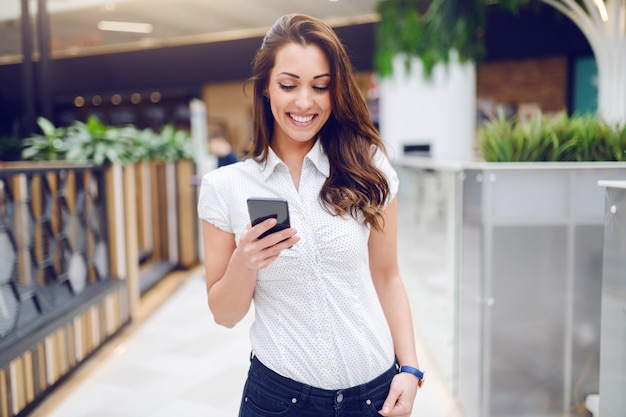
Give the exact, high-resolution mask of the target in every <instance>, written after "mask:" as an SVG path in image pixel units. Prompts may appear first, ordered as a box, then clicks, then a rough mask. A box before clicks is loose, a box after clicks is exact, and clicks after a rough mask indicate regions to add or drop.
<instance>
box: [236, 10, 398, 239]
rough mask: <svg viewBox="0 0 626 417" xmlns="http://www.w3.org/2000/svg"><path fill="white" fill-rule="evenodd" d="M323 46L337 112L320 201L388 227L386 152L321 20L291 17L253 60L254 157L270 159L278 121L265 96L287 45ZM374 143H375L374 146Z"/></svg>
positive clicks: (324, 137)
mask: <svg viewBox="0 0 626 417" xmlns="http://www.w3.org/2000/svg"><path fill="white" fill-rule="evenodd" d="M289 43H297V44H300V45H303V46H306V45H317V46H319V47H320V48H321V49H322V51H324V54H325V55H326V58H327V59H328V63H329V65H330V71H331V77H330V85H329V87H330V88H329V91H330V96H331V103H332V114H331V115H330V117H329V119H328V121H327V122H326V123H325V124H324V126H323V127H322V129H321V130H320V132H319V135H318V140H321V144H322V147H323V148H324V151H325V152H326V154H327V155H328V159H329V162H330V176H329V178H328V179H327V180H326V182H325V183H324V185H323V186H322V189H321V191H320V198H321V199H322V202H323V204H324V205H325V206H326V208H327V209H329V211H330V212H331V213H335V214H337V215H340V216H343V215H346V214H348V213H349V214H350V215H351V216H353V217H354V218H358V217H357V216H358V215H359V213H361V214H362V215H363V217H364V221H365V223H366V224H369V225H371V226H372V227H374V228H375V229H377V230H381V229H382V226H383V225H382V207H383V205H384V203H385V202H386V201H387V199H388V197H389V195H390V189H389V184H388V183H387V179H386V177H385V175H384V174H383V173H382V171H381V170H380V169H378V168H377V167H376V165H375V163H374V161H373V153H374V151H373V149H374V150H375V149H376V148H379V149H380V150H381V151H382V152H385V147H384V143H383V141H382V140H381V139H380V137H379V136H378V132H377V130H376V128H375V127H374V124H373V123H372V121H371V119H370V116H369V112H368V109H367V104H366V102H365V99H364V97H363V95H362V94H361V91H360V90H359V88H358V85H357V82H356V78H355V77H354V73H353V69H352V64H351V63H350V59H349V57H348V53H347V52H346V49H345V47H344V46H343V44H342V43H341V41H340V40H339V38H338V37H337V34H336V33H335V31H334V30H333V29H332V28H331V27H329V26H328V25H326V24H325V23H324V22H322V21H321V20H318V19H316V18H313V17H310V16H306V15H301V14H290V15H285V16H283V17H281V18H280V19H278V20H277V21H276V23H274V25H273V26H272V28H271V29H270V30H269V31H268V32H267V34H266V35H265V38H264V39H263V44H262V45H261V48H260V49H259V50H258V51H257V53H256V56H255V58H254V61H253V75H252V77H251V78H250V80H249V81H250V82H252V83H253V84H254V96H253V109H252V112H253V123H254V124H253V143H252V148H251V149H250V153H249V154H248V156H249V157H253V158H254V159H256V160H257V161H261V162H265V161H266V160H267V154H268V149H269V146H270V144H271V139H272V134H273V133H274V117H273V115H272V111H271V108H270V104H269V101H268V99H267V98H266V97H265V96H264V94H263V93H264V91H265V88H266V87H267V85H268V83H269V75H270V72H271V70H272V68H273V67H274V62H275V57H276V53H277V52H278V50H279V49H280V48H281V47H283V46H284V45H286V44H289ZM372 145H375V146H374V147H372Z"/></svg>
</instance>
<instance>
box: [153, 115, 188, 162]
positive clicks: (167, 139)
mask: <svg viewBox="0 0 626 417" xmlns="http://www.w3.org/2000/svg"><path fill="white" fill-rule="evenodd" d="M155 139H156V141H155V143H154V146H153V151H152V159H163V160H165V161H176V160H178V159H192V158H193V149H192V143H191V136H190V135H189V133H188V132H187V131H185V130H178V129H176V128H175V127H174V125H171V124H167V125H165V126H164V127H163V129H161V132H160V134H158V135H157V136H156V138H155Z"/></svg>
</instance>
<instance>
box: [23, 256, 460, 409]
mask: <svg viewBox="0 0 626 417" xmlns="http://www.w3.org/2000/svg"><path fill="white" fill-rule="evenodd" d="M174 279H177V280H184V282H182V284H181V285H180V286H178V288H176V289H175V290H174V291H171V290H168V288H170V289H171V288H172V284H171V282H170V285H169V286H168V285H167V283H165V284H164V288H165V289H159V288H158V287H157V288H156V289H154V290H152V291H151V292H153V291H154V294H150V293H149V294H148V295H149V296H154V295H155V294H156V295H157V297H158V294H159V292H160V293H163V292H166V293H167V294H166V295H167V297H165V298H164V302H163V303H162V304H160V305H159V306H157V307H155V308H154V309H151V308H150V307H149V306H148V307H146V303H150V298H149V297H145V298H146V299H145V300H142V309H143V311H144V314H145V316H146V317H145V319H142V320H139V323H135V324H132V325H131V326H129V327H128V328H127V329H126V330H125V331H124V332H122V334H121V335H120V336H119V337H117V338H116V339H114V340H113V341H111V342H110V343H108V344H107V346H105V348H104V349H102V350H101V351H100V352H99V353H98V354H97V355H96V356H94V357H93V358H92V359H90V360H89V362H88V363H86V364H85V365H84V366H82V367H81V369H80V370H79V371H78V372H76V373H75V374H74V375H73V376H72V377H71V378H70V379H69V380H68V381H67V382H66V383H65V384H64V385H63V386H62V387H61V388H60V389H58V390H57V391H56V392H55V393H54V394H53V395H51V396H50V397H49V398H48V399H46V401H44V402H43V403H42V404H41V405H40V406H39V407H38V408H37V409H35V410H34V411H33V413H31V416H32V417H166V416H167V417H170V416H185V417H235V416H236V415H237V410H238V405H239V399H240V393H241V390H242V387H243V383H244V380H245V376H246V371H247V367H248V357H249V352H250V345H249V342H248V327H249V325H250V322H251V315H248V316H247V317H246V319H245V320H244V321H243V322H241V323H239V324H238V325H237V326H236V327H235V328H233V329H226V328H222V327H219V326H217V325H216V324H214V323H213V321H212V318H211V316H210V313H209V310H208V307H207V306H206V295H205V288H204V281H203V273H202V270H201V269H200V268H198V269H195V270H193V271H192V272H191V273H190V274H187V276H184V277H180V276H178V277H175V278H174ZM174 286H176V285H174ZM168 291H169V292H168ZM152 303H153V304H154V303H155V302H154V301H152ZM146 311H148V313H145V312H146ZM416 342H417V344H418V348H419V350H420V352H419V353H420V362H421V364H420V365H421V367H422V368H424V369H425V370H427V383H426V384H425V386H424V388H423V389H422V390H421V391H420V392H419V393H418V398H417V400H416V402H415V407H414V413H413V416H415V417H417V416H429V417H459V416H460V413H459V412H458V410H457V408H456V406H455V404H454V402H453V400H452V399H451V396H450V394H449V392H447V390H446V389H445V387H444V384H443V380H442V378H441V377H440V375H438V374H437V373H436V371H434V369H433V367H432V366H431V365H430V364H431V363H432V361H431V360H430V358H429V355H428V352H426V350H425V349H424V348H423V347H422V344H421V340H420V338H419V335H417V340H416Z"/></svg>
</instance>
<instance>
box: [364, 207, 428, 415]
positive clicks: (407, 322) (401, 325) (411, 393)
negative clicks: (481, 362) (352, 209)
mask: <svg viewBox="0 0 626 417" xmlns="http://www.w3.org/2000/svg"><path fill="white" fill-rule="evenodd" d="M397 225H398V204H397V199H396V198H394V199H393V200H392V201H391V202H390V203H389V205H388V206H387V208H386V209H385V212H384V227H383V230H382V231H378V230H375V229H374V228H372V231H371V233H370V238H369V242H368V245H369V257H370V270H371V272H372V279H373V281H374V286H375V287H376V292H377V294H378V298H379V300H380V303H381V305H382V308H383V311H384V312H385V317H386V318H387V322H388V323H389V327H390V329H391V336H392V338H393V344H394V349H395V354H396V358H397V359H398V362H399V364H400V365H409V366H412V367H414V368H419V363H418V361H417V354H416V352H415V336H414V333H413V321H412V319H411V309H410V306H409V301H408V298H407V294H406V290H405V288H404V284H403V283H402V279H401V277H400V271H399V267H398V260H397V259H398V250H397V247H398V244H397V238H398V232H397ZM417 383H418V379H417V378H416V377H415V376H413V375H410V374H398V375H396V377H395V378H394V381H393V383H392V385H391V390H390V392H389V396H388V397H387V400H386V401H385V404H384V406H383V410H382V411H381V412H380V413H381V414H382V415H384V416H409V415H410V414H411V409H412V407H413V401H414V399H415V394H416V392H417Z"/></svg>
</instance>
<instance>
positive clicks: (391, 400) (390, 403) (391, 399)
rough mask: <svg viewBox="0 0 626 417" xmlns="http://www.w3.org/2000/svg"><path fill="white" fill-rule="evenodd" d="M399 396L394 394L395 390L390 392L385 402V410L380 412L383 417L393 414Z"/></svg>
mask: <svg viewBox="0 0 626 417" xmlns="http://www.w3.org/2000/svg"><path fill="white" fill-rule="evenodd" d="M399 396H400V395H399V393H397V392H394V391H393V389H392V390H389V394H388V395H387V398H386V399H385V402H384V403H383V408H382V410H380V411H379V413H380V414H382V415H383V416H386V415H389V413H391V411H392V410H393V408H394V407H395V406H396V403H397V402H398V397H399Z"/></svg>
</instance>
